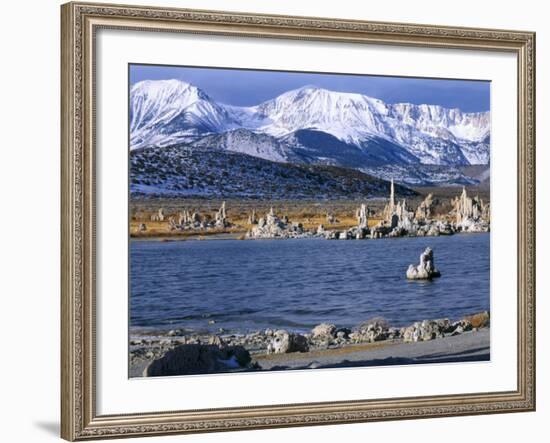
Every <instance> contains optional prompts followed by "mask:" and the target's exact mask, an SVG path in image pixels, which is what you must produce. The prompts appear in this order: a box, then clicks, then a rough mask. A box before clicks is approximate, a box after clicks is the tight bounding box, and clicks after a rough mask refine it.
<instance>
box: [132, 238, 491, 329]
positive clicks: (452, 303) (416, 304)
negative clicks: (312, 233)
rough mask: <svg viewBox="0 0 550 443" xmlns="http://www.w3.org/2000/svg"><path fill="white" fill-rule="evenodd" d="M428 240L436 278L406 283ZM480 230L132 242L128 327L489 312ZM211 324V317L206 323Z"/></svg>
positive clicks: (394, 321) (486, 241)
mask: <svg viewBox="0 0 550 443" xmlns="http://www.w3.org/2000/svg"><path fill="white" fill-rule="evenodd" d="M427 246H430V247H432V249H433V250H434V256H435V264H436V267H437V268H438V269H439V270H440V271H441V274H442V276H441V278H439V279H435V280H433V281H424V282H421V281H408V280H406V278H405V271H406V270H407V267H408V266H409V264H410V263H415V264H417V263H418V261H419V256H420V253H421V252H422V251H423V250H424V249H425V248H426V247H427ZM489 249H490V235H489V234H462V235H454V236H449V237H429V238H398V239H380V240H364V241H356V240H349V241H338V240H335V241H328V240H324V239H304V240H255V241H252V240H250V241H243V240H204V241H175V242H159V241H133V242H131V246H130V265H131V280H130V282H131V289H130V294H131V297H130V315H131V327H132V328H136V327H137V328H147V329H149V328H150V329H152V330H157V329H161V330H165V329H174V328H189V329H194V330H200V331H212V332H216V331H218V330H219V328H223V329H224V330H226V331H228V332H248V331H255V330H260V329H265V328H283V329H289V330H294V331H302V332H304V331H307V330H310V329H311V328H312V327H314V326H315V325H317V324H319V323H322V322H330V323H334V324H336V325H337V326H346V327H352V326H355V325H357V324H360V323H361V322H363V321H365V320H368V319H369V318H372V317H375V316H376V317H379V316H380V317H384V318H386V319H387V320H388V321H389V323H390V324H391V325H392V326H404V325H408V324H411V323H413V322H414V321H418V320H423V319H436V318H442V317H448V318H450V319H451V320H455V319H459V318H461V316H463V315H466V314H471V313H476V312H480V311H484V310H489V307H490V297H489V293H490V292H489V281H490V276H489V262H490V259H489V256H490V254H489ZM212 320H213V321H214V322H215V323H212Z"/></svg>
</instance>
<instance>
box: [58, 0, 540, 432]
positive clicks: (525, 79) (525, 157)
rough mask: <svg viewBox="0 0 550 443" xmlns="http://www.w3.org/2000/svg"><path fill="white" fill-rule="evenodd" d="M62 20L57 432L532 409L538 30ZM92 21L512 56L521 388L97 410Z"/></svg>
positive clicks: (160, 16)
mask: <svg viewBox="0 0 550 443" xmlns="http://www.w3.org/2000/svg"><path fill="white" fill-rule="evenodd" d="M61 19H62V20H61V21H62V40H61V48H62V59H61V75H62V97H61V101H62V114H61V122H62V128H61V136H62V137H61V140H62V147H61V151H62V168H61V169H62V177H61V190H62V192H61V200H62V208H61V218H62V226H61V238H62V253H61V264H62V276H61V282H62V297H61V318H62V325H61V332H62V333H61V349H62V356H61V410H62V414H61V417H62V423H61V435H62V437H63V438H64V439H67V440H70V441H75V440H88V439H97V438H108V437H130V436H148V435H151V436H152V435H161V434H178V433H197V432H215V431H227V430H243V429H264V428H273V427H288V426H310V425H322V424H338V423H353V422H368V421H381V420H397V419H406V418H408V419H410V418H427V417H444V416H460V415H473V414H492V413H506V412H521V411H534V410H535V34H534V33H532V32H524V31H504V30H492V29H473V28H458V27H447V26H433V25H416V24H402V23H399V24H398V23H379V22H364V21H354V20H341V19H326V18H309V17H290V16H269V15H259V14H248V13H228V12H218V11H199V10H185V9H169V8H157V7H141V6H140V7H134V6H123V5H107V4H91V3H80V2H74V3H67V4H65V5H63V6H62V7H61ZM99 29H116V30H121V31H134V30H135V31H148V32H172V33H191V34H203V35H220V36H239V37H247V36H248V37H262V38H272V39H287V40H289V41H291V40H311V41H321V42H333V43H338V42H345V43H350V42H354V43H357V44H383V45H395V46H410V47H423V48H444V49H445V48H448V49H474V50H480V51H496V52H507V53H512V54H515V55H516V56H517V74H518V76H517V78H518V85H517V91H518V95H517V112H518V143H517V157H518V170H517V184H518V189H517V192H518V213H517V222H518V233H517V238H518V243H517V254H518V255H517V282H518V285H517V306H518V309H517V312H518V316H517V338H518V342H517V389H515V390H510V391H504V392H479V393H465V394H456V395H438V396H421V397H403V398H391V399H368V400H353V401H349V400H347V401H334V402H322V403H299V404H281V405H277V406H251V407H235V408H217V409H195V410H182V411H158V412H151V413H133V412H132V411H127V412H125V413H124V414H119V415H98V414H97V412H96V403H97V397H96V365H95V361H96V360H95V358H96V333H95V331H96V322H97V318H96V248H97V245H96V242H97V238H96V224H95V214H96V204H97V202H96V195H95V186H96V166H95V143H96V138H95V137H96V131H95V118H96V108H95V88H96V73H95V64H94V60H95V51H96V47H95V36H96V32H97V31H98V30H99Z"/></svg>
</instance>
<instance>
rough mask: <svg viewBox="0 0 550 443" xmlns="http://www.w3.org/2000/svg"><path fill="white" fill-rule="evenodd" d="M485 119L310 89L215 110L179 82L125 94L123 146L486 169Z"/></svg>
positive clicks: (155, 84) (138, 86)
mask: <svg viewBox="0 0 550 443" xmlns="http://www.w3.org/2000/svg"><path fill="white" fill-rule="evenodd" d="M489 140H490V115H489V112H480V113H465V112H462V111H460V110H459V109H446V108H443V107H441V106H435V105H414V104H409V103H400V104H387V103H384V102H383V101H381V100H379V99H376V98H372V97H368V96H366V95H361V94H356V93H344V92H335V91H329V90H327V89H323V88H318V87H315V86H306V87H303V88H300V89H296V90H292V91H288V92H285V93H283V94H281V95H279V96H278V97H275V98H274V99H272V100H268V101H266V102H263V103H260V104H258V105H257V106H252V107H236V106H229V105H225V104H222V103H217V102H216V101H214V100H213V99H212V98H210V97H209V96H208V95H207V94H206V93H205V92H203V91H202V90H200V89H199V88H197V87H195V86H193V85H190V84H188V83H186V82H183V81H180V80H158V81H143V82H139V83H136V84H135V85H134V86H133V87H132V88H131V91H130V146H131V148H132V149H135V148H139V147H146V146H168V145H173V144H176V143H182V142H183V143H189V144H195V145H196V146H200V147H202V148H204V147H210V148H212V149H223V150H229V151H234V152H240V153H245V154H248V155H252V156H256V157H260V158H263V159H267V160H274V161H279V162H292V163H321V164H332V165H340V166H346V167H354V168H361V167H365V166H380V165H385V164H400V165H406V164H433V165H455V166H456V165H469V164H487V163H489V150H490V143H489Z"/></svg>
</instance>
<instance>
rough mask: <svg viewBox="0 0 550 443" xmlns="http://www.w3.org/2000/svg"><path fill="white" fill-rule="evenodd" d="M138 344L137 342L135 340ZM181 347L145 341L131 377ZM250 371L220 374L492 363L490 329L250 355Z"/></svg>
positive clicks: (133, 357) (136, 348)
mask: <svg viewBox="0 0 550 443" xmlns="http://www.w3.org/2000/svg"><path fill="white" fill-rule="evenodd" d="M134 343H135V341H134ZM179 344H181V343H180V342H179V340H178V339H168V338H164V339H160V340H151V341H147V340H145V341H143V343H142V344H141V345H135V344H134V345H133V346H131V350H130V361H129V377H130V378H132V377H141V376H143V371H144V370H145V368H147V366H148V365H149V364H150V363H151V362H152V361H153V360H156V359H158V358H159V357H161V356H162V355H163V354H165V353H166V352H167V350H169V349H174V348H175V347H177V346H178V345H179ZM251 357H252V361H251V364H250V365H249V367H248V368H246V369H244V368H234V369H232V370H227V371H220V372H242V371H245V370H246V371H274V370H285V369H317V368H341V367H361V366H388V365H407V364H430V363H431V364H433V363H452V362H471V361H488V360H490V328H489V327H484V328H481V329H473V330H471V331H467V332H463V333H461V334H458V335H447V336H443V337H440V338H437V339H435V340H428V341H416V342H404V341H403V340H402V339H389V340H383V341H378V342H373V343H354V344H352V343H350V344H346V343H343V344H341V345H339V346H334V347H322V346H321V347H313V348H311V349H310V350H309V351H307V352H289V353H266V352H264V351H263V350H262V349H257V350H256V351H255V352H254V351H252V352H251Z"/></svg>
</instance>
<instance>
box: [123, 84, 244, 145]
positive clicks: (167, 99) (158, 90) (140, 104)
mask: <svg viewBox="0 0 550 443" xmlns="http://www.w3.org/2000/svg"><path fill="white" fill-rule="evenodd" d="M239 126H240V123H239V122H238V121H237V120H236V119H235V118H234V116H233V115H232V113H231V112H230V111H228V110H227V109H226V108H225V107H223V106H222V105H220V104H218V103H216V102H215V101H213V100H212V99H211V98H210V97H209V96H208V95H207V94H206V93H204V92H203V91H202V90H200V89H199V88H197V87H195V86H193V85H190V84H189V83H185V82H182V81H180V80H156V81H151V80H145V81H142V82H139V83H136V84H135V85H134V86H133V87H132V88H131V90H130V146H131V148H132V149H135V148H139V147H141V146H151V145H157V146H166V145H169V144H174V143H177V142H179V141H182V140H188V139H189V138H194V137H197V136H199V135H201V134H206V133H212V132H221V131H226V130H228V129H232V128H237V127H239Z"/></svg>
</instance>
